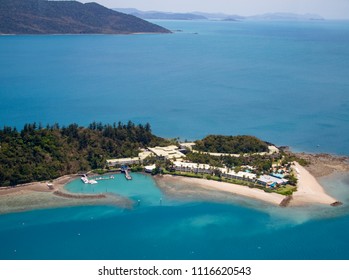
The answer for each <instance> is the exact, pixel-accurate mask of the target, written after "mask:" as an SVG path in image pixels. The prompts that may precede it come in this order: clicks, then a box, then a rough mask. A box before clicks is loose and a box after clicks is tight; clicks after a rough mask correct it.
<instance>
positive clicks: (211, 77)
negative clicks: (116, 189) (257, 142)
mask: <svg viewBox="0 0 349 280" xmlns="http://www.w3.org/2000/svg"><path fill="white" fill-rule="evenodd" d="M160 24H162V25H164V26H165V27H167V28H170V29H172V30H178V29H181V30H183V32H179V33H175V34H169V35H134V36H90V35H86V36H84V35H81V36H1V38H0V65H1V67H0V97H1V103H0V125H4V124H6V125H16V126H18V127H19V128H21V127H22V126H23V124H24V123H25V122H34V121H36V122H40V121H41V122H42V123H43V124H46V123H54V122H59V123H61V124H69V123H72V122H77V123H79V124H81V125H87V124H89V123H90V122H92V121H95V120H96V121H103V122H109V123H110V122H114V121H119V120H121V121H128V120H130V119H131V120H133V121H134V122H146V121H148V122H150V123H151V124H152V127H153V131H154V132H155V133H157V134H159V135H161V136H165V137H177V136H178V137H181V138H183V139H186V138H187V139H197V138H201V137H204V136H206V135H207V134H209V133H222V134H253V135H257V136H259V137H262V138H263V139H265V140H267V141H270V142H274V143H276V144H278V145H290V146H292V147H293V148H294V149H296V150H302V151H319V152H332V153H338V154H349V146H348V145H347V143H349V129H348V122H349V95H348V91H349V79H348V78H347V77H349V48H348V45H349V22H340V21H338V22H331V21H328V22H327V21H325V22H303V23H302V22H294V23H289V22H286V23H285V22H180V21H177V22H171V21H162V22H160ZM194 33H198V34H194ZM317 145H320V147H319V148H317Z"/></svg>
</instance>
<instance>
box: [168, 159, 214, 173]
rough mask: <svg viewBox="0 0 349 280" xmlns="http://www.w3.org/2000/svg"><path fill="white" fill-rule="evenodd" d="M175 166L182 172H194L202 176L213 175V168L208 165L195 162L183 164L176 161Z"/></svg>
mask: <svg viewBox="0 0 349 280" xmlns="http://www.w3.org/2000/svg"><path fill="white" fill-rule="evenodd" d="M173 166H174V168H175V170H176V171H180V172H194V173H200V174H203V173H205V174H212V171H213V170H212V168H211V166H209V165H208V164H199V163H193V162H181V161H175V162H173Z"/></svg>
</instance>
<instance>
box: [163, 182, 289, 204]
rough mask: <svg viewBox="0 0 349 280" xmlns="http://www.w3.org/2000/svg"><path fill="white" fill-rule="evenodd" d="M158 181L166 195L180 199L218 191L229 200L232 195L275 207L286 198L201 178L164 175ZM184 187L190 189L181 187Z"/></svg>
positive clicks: (207, 194)
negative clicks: (203, 191) (204, 191)
mask: <svg viewBox="0 0 349 280" xmlns="http://www.w3.org/2000/svg"><path fill="white" fill-rule="evenodd" d="M156 180H157V183H158V185H159V187H160V188H161V189H162V190H163V191H164V192H165V193H167V194H169V195H174V196H179V197H183V196H186V195H187V196H188V195H190V196H191V197H193V196H195V195H197V196H198V197H200V196H202V195H203V193H202V192H201V191H200V189H203V190H206V191H208V192H206V193H205V195H206V196H209V195H210V193H212V194H213V193H214V192H217V191H218V192H220V193H225V194H226V198H227V199H228V197H227V195H228V194H230V195H233V196H244V197H248V198H252V199H257V200H260V201H264V202H267V203H271V204H274V205H279V204H280V203H281V202H282V201H283V199H284V198H285V196H283V195H280V194H277V193H266V192H264V191H263V190H260V189H252V188H249V187H246V186H241V185H236V184H230V183H225V182H218V181H212V180H206V179H199V178H188V177H180V176H172V175H164V176H162V177H157V179H156ZM183 185H184V186H190V187H187V188H186V187H181V186H183Z"/></svg>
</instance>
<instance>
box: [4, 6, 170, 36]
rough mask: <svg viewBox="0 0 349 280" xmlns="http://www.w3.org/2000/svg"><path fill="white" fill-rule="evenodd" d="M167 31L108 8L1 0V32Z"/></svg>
mask: <svg viewBox="0 0 349 280" xmlns="http://www.w3.org/2000/svg"><path fill="white" fill-rule="evenodd" d="M143 32H144V33H170V31H169V30H167V29H165V28H163V27H161V26H158V25H155V24H152V23H150V22H147V21H145V20H142V19H140V18H137V17H135V16H132V15H126V14H123V13H120V12H116V11H113V10H110V9H107V8H105V7H103V6H101V5H99V4H97V3H86V4H82V3H80V2H77V1H46V0H0V34H131V33H143Z"/></svg>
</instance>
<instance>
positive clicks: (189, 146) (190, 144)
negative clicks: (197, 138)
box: [179, 142, 195, 151]
mask: <svg viewBox="0 0 349 280" xmlns="http://www.w3.org/2000/svg"><path fill="white" fill-rule="evenodd" d="M179 146H180V147H181V149H187V150H189V151H192V150H193V146H195V143H194V142H184V143H179Z"/></svg>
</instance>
